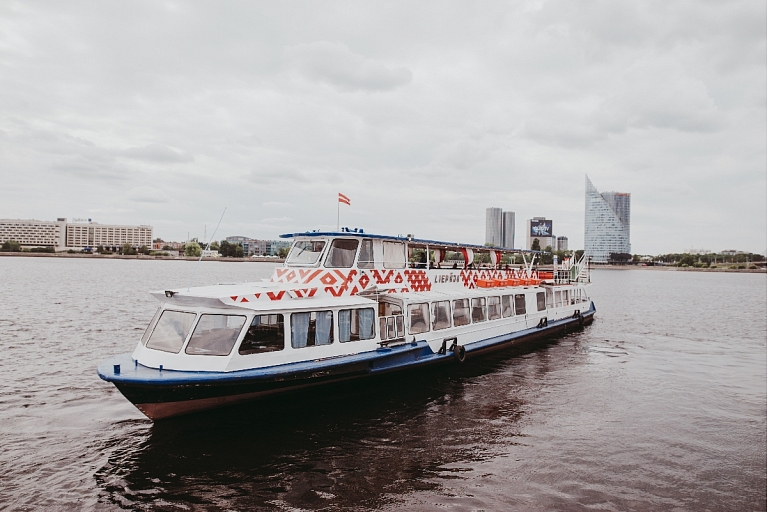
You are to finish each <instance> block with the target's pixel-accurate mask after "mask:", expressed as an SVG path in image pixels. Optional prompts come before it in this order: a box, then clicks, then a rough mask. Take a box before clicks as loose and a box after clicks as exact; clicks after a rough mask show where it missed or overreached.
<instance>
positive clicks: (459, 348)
mask: <svg viewBox="0 0 768 512" xmlns="http://www.w3.org/2000/svg"><path fill="white" fill-rule="evenodd" d="M453 357H455V358H456V360H457V361H458V362H460V363H463V362H464V361H465V360H466V359H467V349H465V348H464V345H456V349H454V351H453Z"/></svg>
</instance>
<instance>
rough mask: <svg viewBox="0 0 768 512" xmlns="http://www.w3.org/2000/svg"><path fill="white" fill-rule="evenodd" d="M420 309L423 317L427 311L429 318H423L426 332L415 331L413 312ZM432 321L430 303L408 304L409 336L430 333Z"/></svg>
mask: <svg viewBox="0 0 768 512" xmlns="http://www.w3.org/2000/svg"><path fill="white" fill-rule="evenodd" d="M414 309H418V310H421V312H422V316H423V313H424V311H425V310H426V312H427V316H426V317H425V318H423V320H424V330H423V331H414V330H413V310H414ZM431 321H432V319H431V317H430V311H429V302H416V303H413V304H408V334H409V335H411V334H424V333H425V332H429V331H430V323H431Z"/></svg>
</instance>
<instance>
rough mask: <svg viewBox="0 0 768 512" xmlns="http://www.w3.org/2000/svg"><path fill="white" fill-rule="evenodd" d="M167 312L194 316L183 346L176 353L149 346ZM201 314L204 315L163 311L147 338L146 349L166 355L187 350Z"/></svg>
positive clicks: (172, 310) (196, 312) (177, 310)
mask: <svg viewBox="0 0 768 512" xmlns="http://www.w3.org/2000/svg"><path fill="white" fill-rule="evenodd" d="M166 311H170V312H172V313H184V314H188V315H194V318H193V319H192V323H191V324H190V327H189V329H188V330H187V333H186V334H185V335H184V338H183V339H182V341H181V346H180V347H179V349H178V350H177V351H176V352H170V351H168V350H163V349H161V348H155V347H150V346H149V342H150V340H151V339H152V335H154V334H155V330H156V329H157V326H158V324H159V323H160V320H161V319H162V318H163V315H164V314H165V312H166ZM201 314H202V313H201V312H199V311H184V310H180V309H170V308H169V309H163V310H162V313H161V314H160V316H159V317H158V318H157V321H156V322H155V325H154V326H153V327H152V334H150V335H149V337H148V338H147V344H146V345H145V347H146V348H148V349H149V350H157V351H159V352H165V353H166V354H180V353H181V351H182V350H183V349H185V347H186V344H187V341H188V340H189V337H190V336H191V334H192V332H193V331H194V329H195V327H196V326H197V320H198V318H200V315H201Z"/></svg>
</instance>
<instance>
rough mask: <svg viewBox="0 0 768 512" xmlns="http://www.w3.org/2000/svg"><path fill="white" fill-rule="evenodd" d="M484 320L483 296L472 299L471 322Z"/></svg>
mask: <svg viewBox="0 0 768 512" xmlns="http://www.w3.org/2000/svg"><path fill="white" fill-rule="evenodd" d="M477 322H485V297H475V298H473V299H472V323H477Z"/></svg>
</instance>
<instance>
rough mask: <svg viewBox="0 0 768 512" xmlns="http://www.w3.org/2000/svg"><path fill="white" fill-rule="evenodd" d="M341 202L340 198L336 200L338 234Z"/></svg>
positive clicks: (337, 230)
mask: <svg viewBox="0 0 768 512" xmlns="http://www.w3.org/2000/svg"><path fill="white" fill-rule="evenodd" d="M340 203H341V201H339V198H338V197H337V198H336V232H337V233H338V232H339V204H340Z"/></svg>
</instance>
